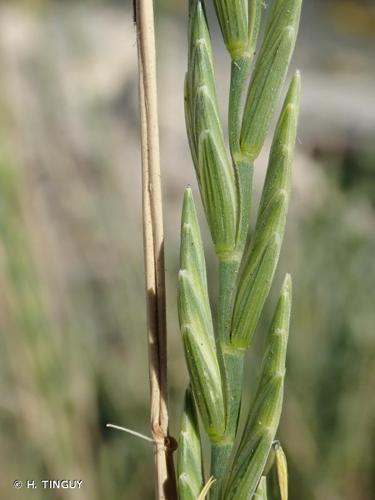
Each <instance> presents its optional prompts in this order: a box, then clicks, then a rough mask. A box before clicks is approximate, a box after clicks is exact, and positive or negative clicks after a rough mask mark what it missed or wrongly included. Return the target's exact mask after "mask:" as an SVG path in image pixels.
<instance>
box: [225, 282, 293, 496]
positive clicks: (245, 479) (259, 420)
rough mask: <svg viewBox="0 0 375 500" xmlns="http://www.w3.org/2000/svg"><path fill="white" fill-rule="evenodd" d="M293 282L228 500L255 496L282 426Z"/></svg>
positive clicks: (285, 292) (274, 330)
mask: <svg viewBox="0 0 375 500" xmlns="http://www.w3.org/2000/svg"><path fill="white" fill-rule="evenodd" d="M291 288H292V285H291V278H290V276H289V275H287V276H286V278H285V281H284V284H283V287H282V292H281V296H280V299H279V301H278V304H277V307H276V311H275V315H274V317H273V320H272V324H271V328H270V330H269V333H268V336H267V340H266V349H265V353H264V357H263V366H262V372H261V376H260V380H259V384H258V388H257V392H256V395H255V399H254V402H253V405H252V408H251V411H250V414H249V417H248V421H247V423H246V426H245V429H244V432H243V435H242V438H241V442H240V445H239V448H238V450H237V453H236V456H235V458H234V462H233V466H232V470H231V473H230V477H229V480H228V484H227V487H226V492H225V500H234V499H235V500H247V499H248V498H252V496H253V495H254V493H255V491H256V488H257V485H258V482H259V480H260V478H261V475H262V473H263V470H264V467H265V465H266V462H267V458H268V455H269V452H270V449H271V446H272V442H273V440H274V438H275V434H276V431H277V428H278V426H279V420H280V414H281V407H282V402H283V392H284V378H285V358H286V349H287V343H288V335H289V321H290V311H291V294H292V290H291Z"/></svg>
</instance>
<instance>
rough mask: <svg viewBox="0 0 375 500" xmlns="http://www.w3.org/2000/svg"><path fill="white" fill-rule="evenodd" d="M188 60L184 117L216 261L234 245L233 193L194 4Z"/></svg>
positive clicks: (199, 10) (206, 42)
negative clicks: (216, 256) (217, 257)
mask: <svg viewBox="0 0 375 500" xmlns="http://www.w3.org/2000/svg"><path fill="white" fill-rule="evenodd" d="M189 16H190V30H189V61H188V72H187V75H186V81H185V118H186V127H187V130H188V136H189V144H190V149H191V153H192V158H193V161H194V165H195V171H196V174H197V178H198V184H199V188H200V192H201V196H202V202H203V206H204V209H205V212H206V217H207V221H208V225H209V227H210V231H211V236H212V240H213V242H214V246H215V250H216V253H217V254H218V256H220V257H223V256H224V257H225V256H226V255H228V254H230V253H231V252H232V251H233V249H234V246H235V243H236V229H237V218H238V206H237V191H236V185H235V177H234V171H233V167H232V165H231V162H230V159H229V156H228V152H227V150H226V147H225V143H224V135H223V130H222V126H221V123H220V118H219V112H218V105H217V96H216V89H215V83H214V70H213V63H212V49H211V41H210V35H209V31H208V27H207V21H206V17H205V13H204V9H203V5H202V2H201V1H200V0H192V1H190V9H189Z"/></svg>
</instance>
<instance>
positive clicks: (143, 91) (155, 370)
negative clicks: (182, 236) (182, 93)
mask: <svg viewBox="0 0 375 500" xmlns="http://www.w3.org/2000/svg"><path fill="white" fill-rule="evenodd" d="M135 14H136V15H135V19H136V26H137V46H138V66H139V96H140V119H141V140H142V194H143V232H144V254H145V273H146V293H147V312H148V342H149V372H150V391H151V432H152V437H153V439H154V443H155V489H156V492H155V493H156V498H158V499H159V500H162V499H166V500H169V499H171V500H172V499H175V498H176V482H175V475H174V467H173V459H172V449H171V447H170V445H169V443H170V439H169V435H168V408H167V353H166V336H167V331H166V306H165V265H164V231H163V216H162V198H161V185H160V153H159V127H158V109H157V88H156V56H155V32H154V9H153V2H152V0H136V1H135Z"/></svg>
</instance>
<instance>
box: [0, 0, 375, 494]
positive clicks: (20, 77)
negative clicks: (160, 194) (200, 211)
mask: <svg viewBox="0 0 375 500" xmlns="http://www.w3.org/2000/svg"><path fill="white" fill-rule="evenodd" d="M17 3H21V2H15V1H14V2H1V4H0V9H1V10H0V33H1V37H0V64H1V68H2V71H1V74H0V91H1V92H0V95H1V97H0V289H1V299H0V429H1V430H0V498H4V499H7V500H18V499H23V498H24V499H27V500H29V499H30V498H33V499H35V500H39V499H40V500H44V499H45V500H47V499H48V500H60V499H61V498H63V499H64V500H65V499H79V500H82V499H85V498H89V499H90V500H98V499H100V500H101V499H111V500H118V499H126V500H133V499H134V500H138V499H140V498H142V499H143V498H145V499H147V498H152V487H153V484H152V480H151V474H152V460H153V459H152V449H151V447H150V445H149V444H147V443H146V442H143V441H138V440H137V439H136V438H133V437H131V436H126V435H125V434H121V433H120V432H117V431H114V430H109V429H106V428H105V424H106V423H107V422H112V423H115V424H120V425H121V424H122V425H126V426H127V427H131V428H133V429H135V430H138V431H140V432H144V433H147V432H148V380H147V350H146V338H145V313H144V291H143V283H144V282H143V274H142V270H143V264H142V251H141V248H142V237H141V227H140V221H141V218H140V190H139V186H140V173H139V154H138V149H137V148H138V129H137V108H136V102H137V101H136V96H137V91H136V61H135V47H134V30H133V27H132V16H131V12H130V9H128V8H127V7H126V8H124V7H123V3H120V2H114V3H112V2H103V1H99V0H98V1H96V2H95V1H93V2H88V1H87V2H78V1H74V0H71V1H70V2H66V1H65V0H64V1H61V2H57V4H58V5H56V4H55V3H53V2H47V1H46V2H42V0H41V1H40V2H37V1H35V3H34V5H35V6H37V4H39V7H41V8H37V9H35V12H34V13H33V12H32V9H30V7H31V6H32V2H31V1H30V2H26V0H25V1H24V2H23V5H24V7H25V6H26V7H27V9H24V8H16V7H15V4H17ZM164 3H165V5H166V4H167V2H164ZM170 3H171V4H173V5H172V7H171V9H173V11H174V12H177V11H178V5H179V4H177V2H170ZM341 3H342V2H341ZM349 3H352V4H354V3H355V4H356V5H357V6H358V8H360V5H363V6H365V5H366V4H365V2H345V4H349ZM43 4H44V5H43ZM47 4H48V7H50V8H48V9H44V7H46V6H47ZM115 4H117V5H115ZM315 5H319V6H320V7H319V8H320V9H324V8H325V7H324V6H327V7H329V9H328V11H326V10H321V12H322V14H321V15H320V16H318V19H319V20H321V19H323V18H324V19H325V22H327V19H336V17H335V16H337V11H335V12H336V13H334V11H333V10H332V9H331V7H333V6H334V5H336V7H337V6H339V5H340V2H334V1H333V0H332V1H329V2H328V1H327V0H325V1H324V2H318V0H310V1H309V0H306V1H305V8H306V9H307V10H306V12H307V13H308V19H307V18H304V13H303V14H302V26H301V43H300V47H301V49H300V50H301V51H300V52H299V53H298V54H297V61H298V62H301V63H304V64H305V67H302V68H301V69H302V70H303V72H304V75H305V77H304V88H305V94H303V95H302V115H301V130H300V138H299V139H300V140H299V142H302V144H299V146H298V148H297V150H298V151H299V153H298V156H297V160H296V164H295V180H294V182H295V184H296V185H295V187H294V188H293V193H294V195H293V197H292V206H291V212H290V218H289V225H288V228H287V231H288V235H287V238H286V245H285V247H284V251H283V256H282V258H283V262H282V264H281V266H280V267H281V268H282V269H284V270H287V271H289V272H291V273H292V274H293V276H294V294H293V295H294V308H293V315H292V325H291V333H290V343H289V346H290V347H289V349H290V351H289V354H288V359H287V365H288V377H287V384H286V400H285V401H286V406H285V409H284V415H283V418H282V422H281V427H282V428H281V432H280V436H279V438H280V439H281V441H282V444H283V448H284V449H285V452H286V454H287V456H288V463H289V469H290V470H289V480H290V488H291V494H290V498H291V499H292V500H299V499H301V498H303V499H306V500H309V499H314V500H315V499H316V500H325V499H330V500H331V499H333V500H334V499H340V500H341V499H343V500H349V499H350V500H370V499H371V498H372V496H373V493H372V492H373V491H374V489H375V485H374V479H373V478H374V477H375V463H374V460H375V459H374V457H375V454H374V445H373V443H374V442H375V429H374V422H375V408H374V397H373V387H374V386H375V380H374V373H375V370H374V362H375V337H374V324H375V317H374V307H373V286H374V282H375V270H374V265H373V255H374V253H375V231H374V228H375V214H374V200H375V188H374V159H375V151H374V144H373V137H372V138H371V137H370V134H368V133H367V132H366V131H367V130H369V129H370V128H371V127H372V123H373V122H368V121H366V120H371V116H372V113H370V112H367V110H368V109H370V108H371V107H372V104H371V101H370V100H369V99H371V93H367V91H366V89H367V88H368V87H367V84H366V81H365V78H366V77H367V73H365V71H364V69H363V68H366V71H367V70H368V69H369V65H368V64H366V63H365V62H363V61H366V58H365V55H364V52H363V53H362V52H360V53H358V52H356V51H355V49H354V48H353V47H354V46H357V45H356V44H357V43H359V42H358V40H357V39H356V40H355V42H354V41H353V47H352V46H350V47H349V48H350V50H349V51H347V52H345V58H343V57H342V55H341V56H340V54H341V52H339V49H340V47H341V45H340V43H339V42H338V41H337V40H336V39H335V38H333V39H332V40H331V39H330V40H331V41H330V44H328V41H327V40H328V38H329V37H328V26H327V25H326V24H324V23H320V22H319V23H317V17H311V16H312V13H313V12H314V6H315ZM181 7H182V8H183V7H184V5H183V3H181ZM182 10H183V9H182ZM327 12H328V14H327V16H328V17H325V13H327ZM341 12H343V11H341ZM305 15H307V14H305ZM183 19H185V17H184V18H183ZM304 19H305V20H304ZM306 19H307V21H308V22H307V21H306ZM176 22H177V23H182V22H183V21H182V20H181V21H180V20H177V21H176V20H175V19H173V20H171V19H169V18H168V19H167V18H165V19H164V20H163V19H161V18H159V23H160V24H159V27H160V28H161V29H160V34H159V38H158V48H159V51H160V52H159V54H160V57H159V71H160V78H161V79H162V85H161V86H160V110H161V116H160V121H161V132H162V134H161V137H162V153H163V159H164V162H163V168H164V178H163V180H164V189H165V201H166V205H165V219H166V229H167V248H166V250H167V258H168V290H169V294H168V295H169V305H170V313H169V330H170V346H169V347H170V389H171V405H172V432H175V431H176V429H177V427H178V422H179V418H180V414H181V410H182V404H183V392H184V387H185V383H186V378H187V377H186V373H185V371H184V370H183V369H182V366H184V361H183V356H182V352H181V349H180V338H179V335H178V333H177V321H176V276H177V261H178V241H179V234H178V228H179V212H180V199H181V194H182V192H183V188H184V185H185V183H186V182H188V179H191V170H190V168H191V167H190V160H189V155H188V152H187V144H186V139H185V132H184V121H183V97H182V95H183V77H184V68H185V62H186V61H185V60H184V58H183V57H182V56H181V54H185V51H186V47H185V45H184V43H185V28H186V27H185V26H184V27H183V29H182V28H181V26H182V24H181V25H180V24H175V23H176ZM322 24H323V25H324V26H325V29H326V30H327V31H325V32H324V33H322V36H319V41H317V36H316V33H315V31H314V37H313V38H311V37H310V38H308V43H304V37H305V36H307V34H308V33H309V29H310V28H309V27H310V26H312V27H313V28H314V30H315V28H316V26H320V27H321V26H322ZM336 26H337V25H336ZM343 26H344V24H342V23H341V24H340V29H341V30H342V29H343ZM180 32H181V33H180ZM335 33H336V34H337V31H335ZM351 36H352V35H351ZM365 36H366V37H371V31H369V30H367V31H366V35H365ZM372 36H373V35H372ZM171 39H173V44H172V43H171ZM219 40H220V39H219V36H218V37H217V39H216V40H215V41H214V42H215V43H217V44H218V46H220V45H219V44H222V42H221V41H219ZM322 40H324V43H326V45H325V46H324V47H323V48H322V46H321V45H319V43H320V42H321V41H322ZM350 40H352V39H350ZM361 40H362V41H363V34H361ZM370 41H371V43H373V38H372V39H370ZM221 46H222V51H223V53H222V55H221V54H220V53H219V51H217V53H218V57H227V55H226V54H225V52H224V50H225V49H224V47H223V44H222V45H221ZM328 47H329V50H328ZM346 47H347V46H346ZM333 49H337V51H338V52H337V53H338V55H337V57H333V56H332V54H334V53H335V54H336V52H334V50H333ZM304 51H305V52H304ZM306 51H307V53H308V54H309V57H305V54H306ZM314 54H315V55H316V54H317V58H318V61H319V63H320V64H322V67H318V66H317V65H315V66H313V60H314V57H313V56H314ZM327 54H330V57H331V59H329V60H330V61H331V65H333V66H334V68H328V69H327V59H326V58H327V57H328V56H327ZM349 56H351V57H349ZM340 57H341V59H340ZM304 61H305V62H304ZM340 61H341V63H340ZM343 61H344V62H343ZM344 63H345V64H344ZM350 65H352V66H353V67H354V68H355V73H356V74H355V78H353V79H352V78H351V76H350V75H349V74H348V73H345V72H343V73H340V70H341V68H344V71H346V72H350V69H351V66H350ZM220 66H221V65H219V64H218V65H217V69H219V67H220ZM223 66H225V65H223ZM361 68H362V69H361ZM326 71H329V73H328V77H327V76H325V73H324V72H326ZM335 71H337V73H335ZM369 71H370V69H369ZM370 77H371V78H372V76H371V75H370ZM361 79H362V80H361ZM222 80H223V79H222V78H221V75H220V74H219V75H218V81H219V82H221V81H222ZM359 80H361V81H359ZM332 82H333V83H332ZM335 82H336V83H335ZM333 84H335V87H334V88H333V90H332V93H331V94H330V93H329V91H327V89H329V88H330V85H333ZM223 85H224V84H223ZM371 89H372V85H371ZM221 90H222V89H220V88H219V89H218V91H219V92H221ZM353 92H355V94H354V98H353ZM317 96H323V97H322V100H321V101H319V100H318V101H317ZM324 96H326V97H325V100H324ZM176 103H179V104H178V105H176ZM321 103H324V105H323V104H321ZM335 103H339V104H338V105H337V107H336V108H334V109H336V111H337V114H336V113H334V112H332V109H333V108H332V107H330V106H331V105H332V106H333V105H335ZM178 106H180V109H178ZM350 106H352V107H350ZM327 109H328V110H329V111H327ZM345 113H346V114H345ZM347 115H349V116H350V122H346V121H345V117H346V116H347ZM336 116H339V117H340V123H338V122H335V121H334V118H335V117H336ZM342 117H343V119H341V118H342ZM314 120H315V123H316V126H315V128H314V127H313V125H314V123H313V122H314ZM347 123H349V125H347ZM368 123H370V125H369V124H368ZM340 127H341V128H340ZM343 127H346V128H345V129H344V132H343ZM311 152H313V153H314V154H313V157H314V158H313V159H311V156H312V155H311V154H310V153H311ZM261 164H262V161H260V162H259V166H258V164H257V165H256V170H257V172H258V171H259V170H261V168H262V167H261ZM193 188H194V186H193ZM206 235H207V232H206ZM211 270H212V264H211V262H210V259H208V272H210V271H211ZM281 278H282V277H281V276H280V284H281ZM277 288H278V287H277V286H276V287H275V290H277ZM275 300H276V297H273V298H271V299H270V300H269V301H268V304H267V311H266V314H265V315H264V317H263V319H262V323H263V324H262V329H263V330H264V331H265V330H266V329H267V327H268V326H269V322H270V317H271V314H272V311H273V309H274V305H275ZM213 307H214V304H213ZM263 327H264V328H263ZM259 331H260V330H259ZM256 337H257V341H259V343H261V342H262V339H260V338H259V335H258V334H256ZM64 477H68V478H80V479H83V480H84V487H83V490H82V491H81V492H78V493H74V491H71V492H69V491H65V492H64V491H63V492H62V491H61V490H60V491H59V494H58V495H57V494H56V492H55V491H53V490H43V489H41V488H38V489H37V490H33V491H32V492H31V493H30V491H28V490H15V489H13V488H12V481H13V480H14V479H20V480H25V479H35V480H38V479H42V478H43V479H47V478H50V479H61V478H64ZM145 478H147V480H145Z"/></svg>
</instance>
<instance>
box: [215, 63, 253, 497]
mask: <svg viewBox="0 0 375 500" xmlns="http://www.w3.org/2000/svg"><path fill="white" fill-rule="evenodd" d="M251 60H252V56H251V55H250V54H244V55H243V56H241V57H240V58H238V59H236V60H232V67H231V83H230V95H229V112H228V129H229V143H230V150H231V154H232V160H233V167H234V169H235V176H236V184H237V192H238V201H239V213H238V228H237V244H236V248H235V249H234V251H233V253H232V255H231V256H230V257H229V258H226V259H221V260H220V262H219V304H218V325H217V327H218V342H219V346H220V349H219V352H220V354H221V366H222V372H223V379H224V395H225V403H226V432H225V435H224V436H223V439H222V440H221V441H220V442H218V443H213V444H212V448H211V475H212V476H213V477H214V478H215V480H216V481H215V483H214V484H213V486H212V488H211V491H210V499H211V500H218V498H219V496H220V490H221V483H222V482H223V478H224V476H225V473H226V471H227V469H228V465H229V462H230V457H231V453H232V449H233V444H234V440H235V437H236V431H237V424H238V417H239V410H240V405H241V397H242V379H243V365H244V354H245V353H244V351H242V350H234V349H233V348H232V347H231V345H230V333H231V322H232V314H233V306H234V300H235V293H236V287H237V276H238V272H239V269H240V265H241V260H242V255H243V251H244V247H245V244H246V239H247V234H248V228H249V217H250V205H251V184H252V173H253V165H252V164H251V163H249V162H248V160H247V159H246V158H244V157H243V156H242V154H241V150H240V134H241V123H242V109H243V106H242V98H243V94H244V91H245V88H246V82H247V80H248V77H249V72H250V65H251Z"/></svg>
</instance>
